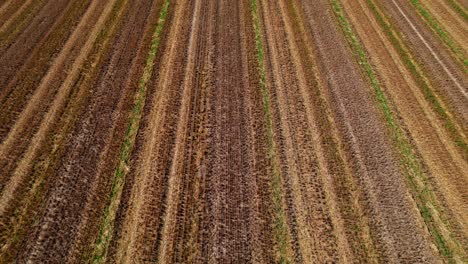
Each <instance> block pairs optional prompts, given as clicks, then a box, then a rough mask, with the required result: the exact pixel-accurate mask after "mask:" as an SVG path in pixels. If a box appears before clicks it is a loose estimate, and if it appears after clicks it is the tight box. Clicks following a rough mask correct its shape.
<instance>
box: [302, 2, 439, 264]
mask: <svg viewBox="0 0 468 264" xmlns="http://www.w3.org/2000/svg"><path fill="white" fill-rule="evenodd" d="M303 8H304V11H305V15H306V19H307V22H308V23H309V26H310V27H311V31H312V34H313V36H312V39H313V41H314V43H315V46H316V47H317V53H316V58H317V61H318V62H320V63H319V69H321V71H320V72H321V73H322V74H323V73H326V76H323V77H322V78H323V80H324V81H326V86H327V87H329V89H328V94H327V97H328V98H327V99H328V100H331V102H332V105H333V106H334V109H333V112H334V119H335V120H336V122H337V123H338V124H337V125H338V129H339V130H340V133H341V137H342V138H343V139H344V140H345V141H344V142H343V143H344V144H345V147H346V148H349V151H348V157H347V158H348V159H349V160H350V161H349V162H350V163H351V164H352V166H353V171H354V173H355V176H356V177H357V178H358V182H359V184H360V185H361V186H362V187H364V189H365V192H366V193H367V197H368V199H369V200H368V203H369V205H370V206H371V208H367V210H370V212H369V213H370V214H371V215H375V217H372V218H371V222H372V228H373V229H374V232H375V233H374V234H376V237H375V238H374V239H376V240H377V241H378V243H376V244H377V246H378V249H379V250H380V251H381V252H379V253H380V254H381V255H383V256H384V259H387V260H391V261H396V262H398V261H403V260H406V261H411V259H413V260H418V261H421V260H422V259H427V258H429V257H431V258H435V256H434V252H433V251H432V249H431V247H430V245H429V244H428V243H427V242H426V240H425V239H424V237H425V235H424V230H423V229H422V226H421V223H420V220H419V219H418V213H417V212H416V210H415V205H414V202H413V201H412V200H411V198H410V196H409V194H408V192H407V191H406V187H405V183H404V176H403V174H402V173H401V171H400V168H399V165H398V161H397V159H396V157H395V154H394V153H395V152H394V149H393V147H392V146H391V142H389V139H388V136H387V131H386V128H385V127H384V126H383V125H382V121H381V118H380V116H379V114H378V112H377V111H376V109H375V108H374V107H373V105H374V103H373V100H372V99H371V97H370V94H369V92H368V90H367V89H365V87H366V85H365V83H364V82H363V80H362V77H361V75H360V74H359V73H358V72H357V71H356V66H355V65H354V63H353V60H352V59H351V58H350V54H349V53H348V50H347V48H346V46H345V45H343V44H342V43H343V39H341V37H340V36H339V35H340V34H339V32H338V29H337V28H336V26H334V23H333V21H332V20H331V17H332V15H331V14H330V15H327V13H320V12H319V10H328V11H327V12H331V10H329V6H328V4H327V3H325V1H316V2H314V4H306V3H303ZM377 153H379V154H377ZM397 207H398V208H399V209H398V214H396V213H395V208H397ZM390 230H391V231H390ZM397 252H399V253H397ZM404 252H407V253H404ZM409 252H411V253H409Z"/></svg>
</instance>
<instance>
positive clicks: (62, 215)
mask: <svg viewBox="0 0 468 264" xmlns="http://www.w3.org/2000/svg"><path fill="white" fill-rule="evenodd" d="M152 6H153V8H155V7H154V5H152V4H151V3H136V2H135V3H133V4H132V6H130V8H129V13H127V14H126V16H127V19H124V21H125V25H124V26H123V29H122V31H121V32H120V34H119V35H118V36H119V37H118V38H117V39H116V41H115V42H114V44H113V45H112V46H114V47H115V48H114V50H113V51H112V52H111V54H110V55H109V57H108V60H107V63H106V64H105V65H106V66H105V67H104V68H103V70H102V73H101V77H100V79H99V81H98V82H97V83H96V85H95V90H94V92H93V94H92V97H91V98H90V101H89V103H88V105H87V106H86V108H85V110H84V112H83V113H82V114H81V119H80V120H79V121H78V124H77V126H76V128H75V131H74V132H73V134H72V137H71V138H72V140H70V141H69V142H68V144H67V148H66V150H65V154H64V156H63V158H62V160H61V164H62V165H61V166H60V167H59V168H58V169H57V172H56V176H53V177H52V178H53V179H55V181H54V183H53V184H51V188H50V189H49V190H47V195H46V196H47V197H49V198H48V199H47V200H46V201H45V205H46V208H45V211H44V214H43V216H42V217H41V220H40V221H39V222H38V225H37V227H36V228H35V229H34V230H33V232H31V236H30V238H34V239H30V243H28V245H27V246H26V248H27V251H25V252H24V253H23V256H22V257H21V258H22V259H28V260H31V261H34V260H37V261H41V260H45V259H47V260H52V259H55V260H56V261H61V260H65V259H67V257H68V254H69V250H70V247H71V246H72V244H73V243H76V242H74V240H73V239H72V238H74V237H75V236H76V235H78V236H79V237H80V233H79V232H80V231H81V230H80V223H81V222H82V221H89V222H88V223H87V224H86V225H85V226H88V227H94V229H95V227H96V224H97V222H98V221H97V220H98V218H99V215H100V212H101V210H103V206H104V204H103V202H104V200H103V199H102V197H105V196H106V195H107V192H106V191H107V190H108V189H109V187H110V182H109V181H110V178H109V177H110V175H112V173H111V172H112V168H113V167H114V166H115V162H113V159H111V158H109V157H115V156H116V155H117V153H118V148H119V145H120V144H119V143H118V142H119V141H120V139H121V138H122V137H123V133H124V132H125V131H124V127H125V126H124V122H125V120H126V117H127V115H126V114H125V113H127V112H128V111H129V110H130V102H131V100H130V98H132V96H133V91H135V89H136V84H137V80H138V78H139V75H140V74H139V73H140V72H141V65H142V61H143V60H144V55H145V52H144V51H140V48H139V47H141V50H143V47H148V41H149V38H150V36H151V32H150V29H149V25H152V24H154V22H149V21H148V16H149V14H150V11H152V8H151V7H152ZM152 19H153V21H154V19H155V18H154V16H152ZM145 25H147V26H145ZM133 34H136V35H135V36H139V37H135V36H134V35H133ZM143 40H144V41H145V42H146V43H145V44H144V45H143V44H142V43H143V42H142V41H143ZM127 67H129V68H130V69H131V70H130V71H129V70H128V69H127ZM110 80H113V81H112V82H110ZM111 84H112V86H111ZM110 91H112V93H109V92H110ZM97 113H99V114H97ZM97 116H98V118H96V117H97ZM114 139H115V140H114ZM72 186H73V187H72ZM90 190H91V191H90ZM73 201H75V202H73ZM59 219H60V221H58V220H59ZM92 223H95V224H92ZM92 230H93V228H91V230H87V231H86V232H89V231H92ZM65 231H66V232H65ZM86 232H85V233H86ZM46 237H47V239H45V238H46ZM77 242H79V241H77ZM83 242H84V241H83ZM83 242H79V243H83ZM84 243H86V242H84ZM88 243H89V242H88Z"/></svg>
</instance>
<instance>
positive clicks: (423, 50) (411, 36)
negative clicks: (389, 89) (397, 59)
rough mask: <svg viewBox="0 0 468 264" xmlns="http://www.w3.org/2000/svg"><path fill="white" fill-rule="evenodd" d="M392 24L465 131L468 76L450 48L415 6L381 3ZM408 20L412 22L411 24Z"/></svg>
mask: <svg viewBox="0 0 468 264" xmlns="http://www.w3.org/2000/svg"><path fill="white" fill-rule="evenodd" d="M380 4H381V6H382V7H384V8H385V11H386V13H387V14H388V15H389V17H390V18H391V23H392V24H393V25H394V26H395V27H396V28H398V29H399V30H400V31H401V34H402V35H404V38H405V41H407V42H408V43H409V44H410V47H411V51H412V52H413V53H414V56H415V57H416V58H417V60H418V62H420V63H421V65H422V67H423V71H424V72H425V73H426V77H427V78H429V79H430V80H431V82H432V86H433V87H432V89H434V90H435V91H436V93H437V94H438V95H439V96H440V97H441V99H442V100H443V102H444V103H445V104H446V108H448V109H449V110H452V111H453V113H454V115H455V117H456V118H458V120H459V124H460V126H461V127H462V129H463V132H466V131H467V129H468V128H467V125H466V124H468V114H467V113H468V101H467V99H468V90H467V87H468V77H467V75H466V74H465V73H464V70H463V69H462V68H461V66H460V65H459V64H458V63H456V62H455V61H454V60H453V59H451V58H452V56H451V55H450V52H449V51H448V50H447V48H446V47H445V46H444V45H443V44H442V43H441V42H440V40H438V39H436V37H435V36H434V35H433V33H432V32H431V31H430V29H429V28H428V27H427V26H426V25H425V24H424V22H423V20H422V18H421V17H419V15H418V14H417V13H416V11H415V10H414V9H413V8H412V6H411V5H410V4H409V3H407V2H405V1H400V0H398V1H397V0H391V1H381V3H380ZM408 21H409V22H408Z"/></svg>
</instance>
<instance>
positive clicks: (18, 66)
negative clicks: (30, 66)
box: [0, 0, 74, 104]
mask: <svg viewBox="0 0 468 264" xmlns="http://www.w3.org/2000/svg"><path fill="white" fill-rule="evenodd" d="M73 6H74V5H73V4H72V3H71V2H70V1H66V0H62V1H58V2H55V3H53V2H52V1H49V2H47V4H46V5H45V6H44V7H43V8H42V9H41V10H40V12H39V13H38V14H37V15H36V16H34V19H33V20H32V21H31V22H30V23H29V25H28V27H27V28H26V29H25V30H24V31H23V32H22V33H21V34H20V35H18V36H16V38H15V39H14V40H13V42H12V43H8V45H7V46H4V45H3V42H2V46H1V49H0V52H1V55H0V61H2V64H1V65H0V67H1V68H0V69H1V71H0V74H1V75H0V76H1V83H0V84H1V87H2V89H1V90H0V102H2V104H3V102H4V101H5V99H6V97H7V96H8V95H9V94H10V93H11V89H13V88H12V87H11V82H13V81H14V80H15V79H16V80H18V79H19V78H18V74H19V73H21V72H23V71H25V68H26V66H27V65H25V64H27V62H31V61H32V59H31V57H33V56H36V57H37V53H39V51H40V50H41V48H42V49H43V48H44V45H45V43H48V40H50V39H51V38H52V36H53V35H54V34H53V32H54V30H57V28H59V24H62V23H64V19H65V18H66V16H67V15H69V12H70V11H71V10H72V9H73ZM64 10H65V12H64ZM60 22H62V23H60ZM64 37H66V36H64ZM50 59H53V58H50ZM7 85H8V86H7Z"/></svg>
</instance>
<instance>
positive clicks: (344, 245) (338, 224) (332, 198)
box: [279, 0, 353, 263]
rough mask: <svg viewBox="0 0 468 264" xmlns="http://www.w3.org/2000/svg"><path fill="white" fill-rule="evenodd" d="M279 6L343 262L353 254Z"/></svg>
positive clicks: (295, 49)
mask: <svg viewBox="0 0 468 264" xmlns="http://www.w3.org/2000/svg"><path fill="white" fill-rule="evenodd" d="M279 3H280V6H281V12H282V17H283V21H284V24H285V25H286V35H287V39H288V43H289V46H290V47H291V52H292V55H293V61H294V64H295V69H296V70H297V75H296V77H297V78H298V82H299V85H298V86H299V88H300V91H301V97H302V99H303V100H304V105H305V108H306V112H307V114H306V116H307V120H308V125H309V127H310V132H311V133H312V139H313V143H314V149H315V154H316V155H317V160H318V167H319V171H320V172H319V175H320V177H321V179H322V182H323V184H324V186H323V187H324V189H325V193H326V196H327V198H326V201H327V203H328V206H327V207H328V209H329V211H330V216H331V220H332V223H333V226H334V228H335V230H334V233H335V234H334V236H335V237H336V238H337V240H338V248H339V252H340V258H341V259H340V261H342V262H343V263H346V262H349V261H350V260H351V259H353V254H352V252H351V249H350V246H349V243H348V241H347V239H346V237H345V236H344V234H345V231H344V226H343V224H344V223H343V219H342V218H341V214H340V212H339V209H338V205H337V203H336V201H337V198H336V195H335V193H334V192H333V186H332V185H333V183H332V182H331V175H330V173H329V171H328V162H327V161H326V159H325V157H324V153H325V151H324V150H323V148H322V138H321V136H320V135H319V134H318V131H319V129H318V127H317V123H316V122H315V121H314V120H316V117H315V114H314V111H313V110H312V108H311V107H312V104H311V103H310V100H309V96H308V93H307V90H308V88H307V83H306V81H305V73H304V68H303V65H301V63H300V58H299V56H300V55H299V53H298V47H297V45H296V43H295V41H294V33H293V29H292V28H291V27H292V25H291V21H290V19H289V16H288V15H287V13H286V11H285V10H286V7H285V3H284V1H283V0H281V1H279Z"/></svg>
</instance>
